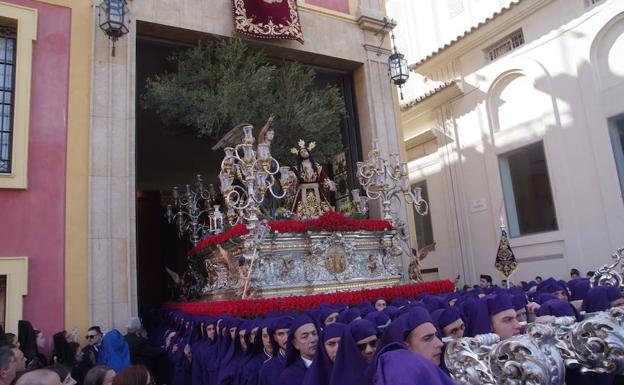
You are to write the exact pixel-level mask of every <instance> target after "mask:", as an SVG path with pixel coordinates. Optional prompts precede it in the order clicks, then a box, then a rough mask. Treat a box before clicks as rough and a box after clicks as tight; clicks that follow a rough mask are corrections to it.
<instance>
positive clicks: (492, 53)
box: [485, 29, 524, 61]
mask: <svg viewBox="0 0 624 385" xmlns="http://www.w3.org/2000/svg"><path fill="white" fill-rule="evenodd" d="M523 44H524V35H523V34H522V30H521V29H519V30H517V31H516V32H514V33H512V34H511V35H508V36H506V37H504V38H503V39H501V40H499V41H497V42H496V43H494V44H493V45H491V46H490V48H488V49H486V50H485V52H486V55H487V58H488V60H489V61H494V60H496V59H498V58H499V57H501V56H503V55H505V54H506V53H508V52H511V51H513V50H514V49H516V48H518V47H520V46H521V45H523Z"/></svg>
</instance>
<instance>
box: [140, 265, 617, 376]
mask: <svg viewBox="0 0 624 385" xmlns="http://www.w3.org/2000/svg"><path fill="white" fill-rule="evenodd" d="M622 304H624V298H623V297H622V293H621V291H620V290H619V288H617V287H614V286H597V287H593V288H591V286H590V282H589V279H585V278H574V279H572V280H570V281H568V282H566V281H557V280H555V279H553V278H549V279H546V280H543V281H542V280H540V281H531V282H529V283H524V282H523V284H522V285H521V286H517V287H512V288H502V287H498V286H496V285H492V284H491V278H490V277H489V276H482V278H481V284H480V285H479V286H475V287H473V288H469V289H468V288H466V289H464V290H462V291H456V292H453V293H446V294H440V295H429V294H422V295H420V296H418V297H416V298H395V299H393V300H392V301H391V302H389V301H386V300H385V299H384V298H379V299H377V300H375V301H374V302H363V303H360V304H358V305H355V306H346V305H343V304H336V305H330V304H322V305H321V306H320V307H318V308H315V309H309V310H307V311H304V312H291V313H277V312H276V313H269V314H266V315H265V316H264V317H257V318H253V319H243V318H236V317H232V316H229V315H222V316H219V317H210V316H204V315H188V314H184V313H182V312H178V311H171V310H162V311H160V312H159V313H158V314H157V316H155V317H154V319H153V320H152V322H153V325H152V327H151V330H150V333H151V336H152V338H154V339H159V341H158V342H159V343H161V344H162V346H163V347H164V348H165V350H166V351H167V353H168V355H169V357H170V362H171V364H172V366H173V370H172V383H173V384H176V385H177V384H179V385H187V384H192V385H220V384H233V385H257V384H258V385H301V384H303V385H324V384H331V385H367V384H373V383H374V384H383V385H387V384H428V385H435V384H453V380H452V379H451V377H450V376H449V374H448V371H447V370H446V367H445V365H444V359H443V351H444V344H443V342H442V338H443V337H447V338H461V337H471V336H475V335H478V334H484V333H496V334H498V336H499V337H500V339H501V340H504V339H506V338H509V337H511V336H514V335H518V334H520V333H521V332H522V325H523V324H525V323H526V322H527V321H529V322H532V321H538V322H539V321H542V320H548V319H549V318H550V319H552V317H561V316H572V317H576V319H577V320H579V321H580V320H581V319H582V316H581V311H585V312H595V311H602V310H607V309H609V308H611V307H614V306H619V305H622ZM619 377H620V376H614V375H609V374H594V373H588V374H581V373H580V371H579V370H576V371H575V370H567V373H566V384H568V385H571V384H577V383H578V384H613V383H617V381H619Z"/></svg>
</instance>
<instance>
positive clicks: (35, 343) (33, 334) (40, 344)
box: [17, 320, 48, 370]
mask: <svg viewBox="0 0 624 385" xmlns="http://www.w3.org/2000/svg"><path fill="white" fill-rule="evenodd" d="M17 328H18V339H19V343H20V349H21V350H22V352H24V357H26V369H27V370H33V369H40V368H43V367H45V366H47V365H48V360H47V359H46V357H45V356H44V355H43V354H42V353H40V351H43V349H44V348H45V337H44V336H43V333H42V332H41V331H39V330H35V329H34V328H33V327H32V325H31V323H30V322H28V321H24V320H21V321H18V324H17Z"/></svg>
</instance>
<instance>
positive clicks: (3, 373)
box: [0, 346, 17, 385]
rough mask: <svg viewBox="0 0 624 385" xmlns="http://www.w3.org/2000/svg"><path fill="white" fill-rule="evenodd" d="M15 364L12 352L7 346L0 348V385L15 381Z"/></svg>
mask: <svg viewBox="0 0 624 385" xmlns="http://www.w3.org/2000/svg"><path fill="white" fill-rule="evenodd" d="M16 371H17V363H16V362H15V355H14V354H13V350H12V349H11V348H10V347H8V346H3V347H0V384H1V385H9V384H11V383H12V382H13V380H14V379H15V375H16Z"/></svg>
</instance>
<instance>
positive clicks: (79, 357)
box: [65, 342, 91, 385]
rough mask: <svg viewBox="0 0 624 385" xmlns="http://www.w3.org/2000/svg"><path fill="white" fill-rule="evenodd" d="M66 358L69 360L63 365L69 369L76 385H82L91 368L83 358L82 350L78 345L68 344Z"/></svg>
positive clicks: (74, 343)
mask: <svg viewBox="0 0 624 385" xmlns="http://www.w3.org/2000/svg"><path fill="white" fill-rule="evenodd" d="M68 356H69V357H70V359H69V360H68V361H67V362H66V363H65V364H66V365H68V366H69V367H70V370H71V374H72V378H74V380H76V383H77V384H78V385H82V383H83V382H84V378H85V376H86V374H87V372H88V371H89V368H91V365H90V363H89V361H88V360H87V359H86V357H85V356H84V353H83V349H81V348H80V344H79V343H77V342H70V343H69V354H68Z"/></svg>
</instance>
